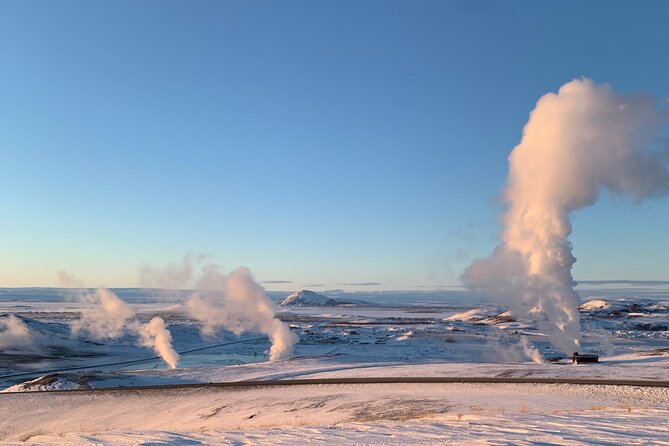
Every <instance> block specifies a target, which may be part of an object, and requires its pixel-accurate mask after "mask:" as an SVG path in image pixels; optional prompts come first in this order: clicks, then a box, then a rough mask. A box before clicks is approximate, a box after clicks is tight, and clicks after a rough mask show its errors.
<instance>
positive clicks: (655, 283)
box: [577, 279, 669, 286]
mask: <svg viewBox="0 0 669 446" xmlns="http://www.w3.org/2000/svg"><path fill="white" fill-rule="evenodd" d="M577 282H578V284H579V285H646V286H662V285H669V280H616V279H614V280H577Z"/></svg>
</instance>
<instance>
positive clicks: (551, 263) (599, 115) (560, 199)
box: [462, 79, 669, 354]
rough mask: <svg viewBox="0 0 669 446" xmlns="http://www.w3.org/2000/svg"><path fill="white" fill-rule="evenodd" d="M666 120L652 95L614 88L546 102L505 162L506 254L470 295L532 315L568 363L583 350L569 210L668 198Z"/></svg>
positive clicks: (486, 268) (472, 270) (483, 269)
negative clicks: (612, 200) (615, 198)
mask: <svg viewBox="0 0 669 446" xmlns="http://www.w3.org/2000/svg"><path fill="white" fill-rule="evenodd" d="M668 121H669V111H667V108H666V104H665V105H664V106H663V107H662V108H661V109H658V108H657V105H656V103H655V101H654V100H653V99H652V98H650V97H648V96H646V95H640V94H639V95H633V96H623V95H619V94H617V93H615V92H614V91H613V90H612V89H611V87H610V86H609V85H608V84H596V83H594V82H593V81H591V80H589V79H578V80H574V81H571V82H569V83H567V84H565V85H563V86H562V87H561V88H560V90H559V91H558V93H557V94H555V93H549V94H546V95H544V96H543V97H542V98H541V99H539V101H538V102H537V105H536V107H535V109H534V111H532V113H531V115H530V119H529V121H528V122H527V124H526V125H525V128H524V131H523V138H522V140H521V142H520V144H518V145H517V146H516V147H515V148H514V149H513V151H512V152H511V155H510V156H509V174H508V178H507V184H506V187H505V189H504V193H503V199H504V202H505V204H506V206H507V209H506V211H505V213H504V215H503V219H502V222H503V230H502V232H501V234H500V239H501V242H502V243H501V245H500V246H499V247H497V249H496V250H495V251H494V252H493V253H492V254H491V255H490V257H488V258H486V259H484V260H478V261H476V262H474V263H473V264H472V265H471V266H469V268H468V269H467V270H466V271H465V272H464V274H463V277H462V279H463V283H464V284H465V285H466V286H467V287H469V288H470V289H472V290H475V291H479V292H484V293H486V294H488V295H491V296H494V297H497V298H499V299H500V300H501V301H503V302H504V303H505V304H507V305H508V306H510V307H511V309H512V311H516V312H527V311H528V309H530V308H531V307H533V306H536V307H538V309H539V310H540V311H539V313H542V314H544V315H545V317H544V318H540V319H539V320H538V321H537V324H538V326H539V328H540V329H541V330H544V331H546V332H547V333H548V334H550V335H551V336H552V337H551V343H552V344H553V345H554V346H555V347H557V348H559V349H560V350H561V351H562V352H564V353H567V354H570V353H571V352H573V351H574V350H577V349H578V348H579V346H580V342H581V331H580V314H579V311H578V304H579V301H580V298H579V296H578V294H577V293H576V292H575V291H574V286H575V282H574V280H573V278H572V275H571V268H572V265H573V264H574V262H575V261H576V258H575V257H574V255H573V254H572V246H571V243H570V242H569V240H568V236H569V234H570V233H571V223H570V220H569V219H570V215H571V213H572V212H573V211H575V210H577V209H581V208H584V207H587V206H590V205H592V204H594V203H595V202H596V201H597V198H598V195H599V192H600V190H601V189H607V190H609V191H610V192H612V193H614V194H617V195H621V196H627V197H631V198H633V199H635V200H637V201H639V200H642V199H644V198H648V197H656V196H659V195H661V194H664V193H666V192H667V191H668V190H669V171H668V170H667V166H666V164H667V162H668V161H669V150H668V149H669V147H667V146H666V145H665V146H664V147H662V146H660V145H659V143H658V142H659V135H660V131H661V130H662V128H663V126H664V125H666V124H667V122H668Z"/></svg>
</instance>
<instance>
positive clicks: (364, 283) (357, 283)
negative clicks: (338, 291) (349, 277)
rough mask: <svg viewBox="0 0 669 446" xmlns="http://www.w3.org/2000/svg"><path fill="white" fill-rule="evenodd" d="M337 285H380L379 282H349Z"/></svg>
mask: <svg viewBox="0 0 669 446" xmlns="http://www.w3.org/2000/svg"><path fill="white" fill-rule="evenodd" d="M337 285H344V286H377V285H381V282H351V283H338V284H337Z"/></svg>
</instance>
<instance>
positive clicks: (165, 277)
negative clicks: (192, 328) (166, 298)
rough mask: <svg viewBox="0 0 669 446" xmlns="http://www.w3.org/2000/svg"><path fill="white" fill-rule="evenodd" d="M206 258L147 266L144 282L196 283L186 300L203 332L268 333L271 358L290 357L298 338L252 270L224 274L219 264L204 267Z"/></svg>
mask: <svg viewBox="0 0 669 446" xmlns="http://www.w3.org/2000/svg"><path fill="white" fill-rule="evenodd" d="M205 258H206V257H205V256H202V255H193V254H187V255H186V256H184V258H183V259H182V260H181V262H178V263H172V264H169V265H167V267H165V268H163V269H160V268H155V267H152V266H149V265H143V266H141V267H140V282H141V283H142V284H143V285H145V286H146V285H149V286H152V287H159V288H183V287H190V286H192V285H193V284H195V287H196V289H197V291H195V292H194V293H193V294H192V295H191V296H189V298H188V299H187V300H186V308H187V310H188V312H189V313H190V314H191V316H192V317H193V318H194V319H196V320H198V321H200V322H202V327H201V331H202V334H203V335H205V336H213V335H214V334H215V332H216V330H218V329H219V328H226V329H228V330H230V331H232V332H233V333H235V334H236V335H239V334H241V333H242V332H244V331H258V332H261V333H263V334H266V335H267V337H268V338H269V340H270V342H271V343H272V347H271V349H270V360H271V361H274V360H278V359H283V358H287V357H289V356H290V355H291V354H292V352H293V347H294V345H295V344H296V343H297V342H298V338H297V336H296V335H295V334H294V333H291V331H290V329H289V328H288V326H287V325H286V324H284V323H283V322H281V321H280V320H278V319H276V317H275V314H276V308H275V306H274V303H273V302H272V301H271V300H270V299H269V298H268V297H267V294H266V293H265V289H264V288H263V287H262V286H261V285H260V284H259V283H258V282H256V280H255V279H254V278H253V275H252V274H251V271H250V270H249V269H248V268H238V269H236V270H234V271H232V272H231V273H229V274H224V273H223V272H221V268H220V267H219V266H218V265H215V264H207V265H204V266H203V267H201V268H200V265H201V263H202V262H203V260H204V259H205Z"/></svg>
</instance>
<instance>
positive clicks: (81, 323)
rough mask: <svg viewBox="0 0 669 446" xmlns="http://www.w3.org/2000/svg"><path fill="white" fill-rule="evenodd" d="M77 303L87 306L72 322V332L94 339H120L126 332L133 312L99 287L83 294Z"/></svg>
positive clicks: (107, 291) (128, 306) (112, 294)
mask: <svg viewBox="0 0 669 446" xmlns="http://www.w3.org/2000/svg"><path fill="white" fill-rule="evenodd" d="M79 301H80V302H81V303H82V304H85V305H87V307H86V308H82V309H81V313H80V314H81V316H80V317H79V319H78V320H74V321H72V332H74V333H79V332H86V333H88V334H90V335H92V336H93V337H95V338H96V339H105V338H106V339H113V338H118V337H121V336H122V335H123V334H124V333H125V332H127V331H128V321H129V320H130V319H131V318H134V317H135V310H134V309H133V308H132V307H131V306H130V305H128V304H127V303H126V302H125V301H123V300H121V299H119V297H118V296H117V295H116V294H114V293H112V292H111V291H109V290H108V289H106V288H103V287H100V288H98V289H97V290H95V291H94V292H92V293H83V294H81V295H80V298H79Z"/></svg>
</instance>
